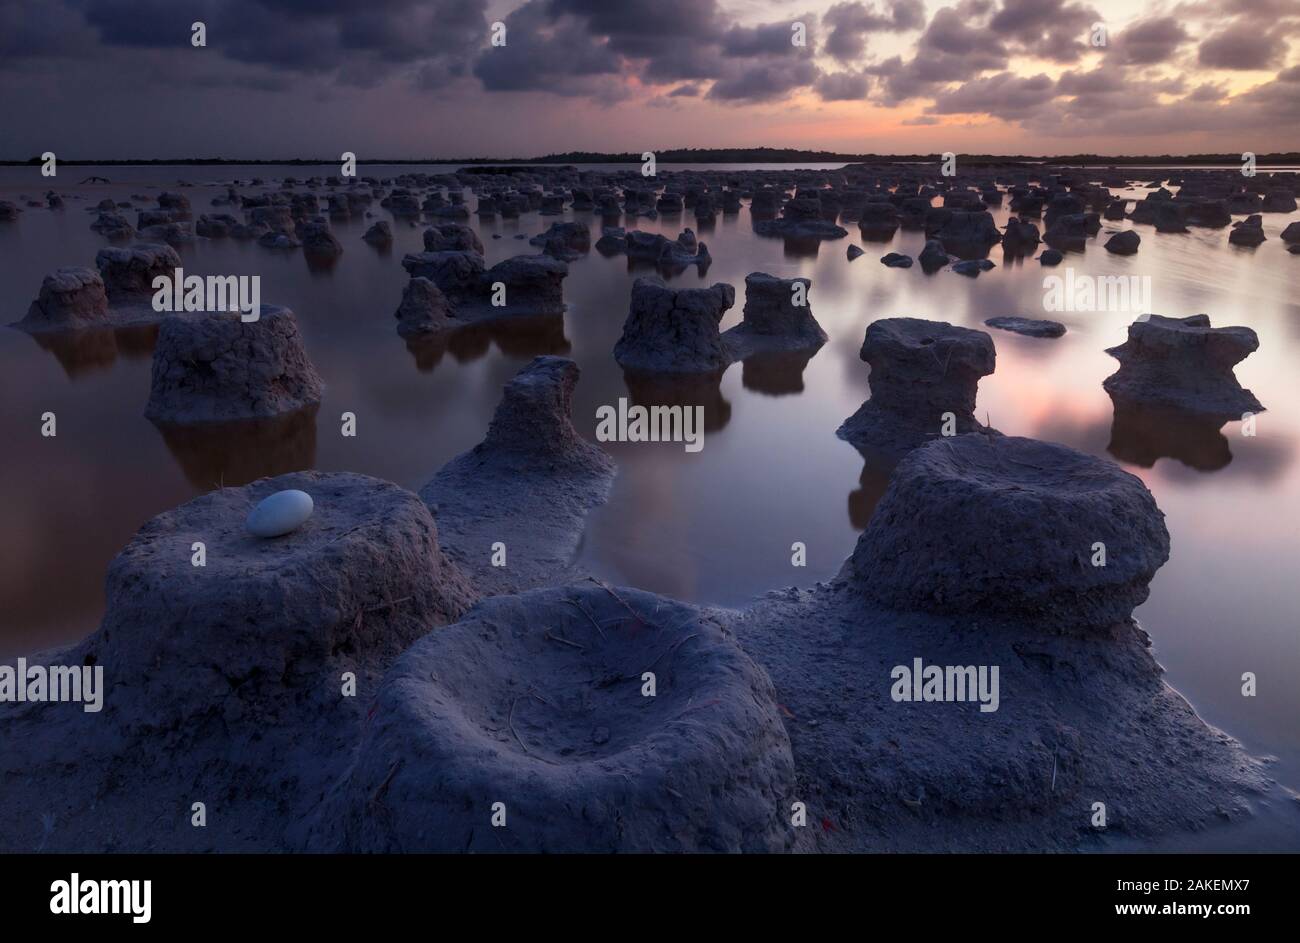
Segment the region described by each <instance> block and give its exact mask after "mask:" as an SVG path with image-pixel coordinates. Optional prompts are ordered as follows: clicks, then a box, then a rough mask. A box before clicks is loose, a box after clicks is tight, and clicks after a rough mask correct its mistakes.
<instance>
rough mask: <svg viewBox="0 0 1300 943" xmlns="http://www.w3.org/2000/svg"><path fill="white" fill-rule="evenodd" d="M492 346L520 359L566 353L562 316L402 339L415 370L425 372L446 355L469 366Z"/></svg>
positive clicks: (506, 321)
mask: <svg viewBox="0 0 1300 943" xmlns="http://www.w3.org/2000/svg"><path fill="white" fill-rule="evenodd" d="M493 344H496V345H497V349H499V350H500V351H501V352H502V353H503V354H505V355H507V356H509V357H516V358H519V359H520V360H524V359H527V358H530V357H540V356H542V355H544V354H558V355H563V354H567V353H568V352H569V349H570V348H569V339H568V338H567V337H565V336H564V315H562V314H547V315H540V316H536V317H523V318H505V319H503V320H500V321H485V322H483V323H481V324H470V325H467V326H465V327H461V328H456V329H455V330H454V331H446V332H443V333H439V334H424V335H420V336H417V337H408V338H407V339H406V349H407V350H409V351H410V352H411V356H413V357H414V358H415V367H416V369H417V370H419V371H420V372H422V373H428V372H430V371H431V370H433V368H434V367H436V366H438V364H439V363H441V362H442V358H443V355H444V354H448V353H450V354H451V355H452V357H454V358H455V359H456V362H457V363H472V362H473V361H475V360H478V359H479V358H481V357H483V356H484V355H486V354H487V352H488V350H490V349H491V347H492V345H493Z"/></svg>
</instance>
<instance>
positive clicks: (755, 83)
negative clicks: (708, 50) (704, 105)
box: [707, 59, 820, 102]
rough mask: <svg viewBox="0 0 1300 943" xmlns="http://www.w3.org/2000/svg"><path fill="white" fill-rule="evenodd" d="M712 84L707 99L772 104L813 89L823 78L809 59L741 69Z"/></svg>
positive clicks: (781, 60)
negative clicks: (792, 94) (810, 87)
mask: <svg viewBox="0 0 1300 943" xmlns="http://www.w3.org/2000/svg"><path fill="white" fill-rule="evenodd" d="M728 71H729V74H727V75H725V76H723V77H722V78H720V79H718V80H717V81H716V82H714V83H713V87H712V88H710V89H709V94H708V96H707V97H709V98H712V99H721V100H724V101H750V102H759V101H772V100H775V99H779V98H784V97H785V96H786V95H789V94H790V93H791V92H793V91H794V90H795V89H798V88H802V87H803V86H805V85H811V84H812V83H813V82H815V81H817V76H818V75H819V74H820V73H819V72H818V70H817V67H816V66H815V65H813V64H812V61H811V60H809V59H797V60H794V61H790V60H786V59H778V60H773V61H769V62H758V63H755V64H751V65H741V66H739V67H738V68H735V69H734V70H728Z"/></svg>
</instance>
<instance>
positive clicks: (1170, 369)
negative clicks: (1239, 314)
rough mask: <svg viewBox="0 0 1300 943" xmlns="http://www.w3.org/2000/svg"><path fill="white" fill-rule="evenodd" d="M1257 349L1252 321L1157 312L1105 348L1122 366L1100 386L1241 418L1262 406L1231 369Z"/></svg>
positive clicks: (1128, 396) (1125, 395) (1118, 394)
mask: <svg viewBox="0 0 1300 943" xmlns="http://www.w3.org/2000/svg"><path fill="white" fill-rule="evenodd" d="M1258 349H1259V337H1258V336H1256V334H1255V332H1254V331H1252V330H1251V329H1250V328H1248V327H1210V319H1209V317H1208V316H1206V315H1204V314H1195V315H1192V316H1191V317H1187V318H1166V317H1161V316H1160V315H1158V314H1153V315H1151V316H1150V317H1149V318H1148V319H1147V320H1143V321H1135V322H1133V323H1132V324H1130V325H1129V328H1128V340H1127V341H1125V342H1124V343H1123V344H1121V345H1120V346H1118V347H1112V348H1110V349H1109V350H1107V351H1106V353H1108V354H1110V355H1111V356H1112V357H1114V358H1115V359H1116V360H1118V361H1119V362H1120V368H1119V371H1118V372H1116V373H1113V374H1111V375H1110V376H1109V377H1107V378H1106V380H1105V381H1104V382H1103V384H1102V386H1103V387H1104V388H1105V389H1106V392H1108V393H1110V394H1111V396H1112V397H1113V398H1115V399H1117V400H1120V399H1123V400H1132V401H1137V402H1142V403H1147V404H1160V405H1164V406H1170V407H1174V408H1177V409H1180V410H1183V411H1185V412H1189V413H1200V414H1203V415H1207V416H1213V417H1219V418H1222V419H1223V420H1224V421H1227V420H1229V419H1240V418H1241V416H1242V414H1243V413H1247V412H1262V411H1263V409H1264V407H1263V406H1261V405H1260V402H1259V400H1257V399H1255V396H1254V394H1252V393H1251V392H1250V390H1246V389H1242V387H1241V384H1240V383H1238V382H1237V378H1236V376H1235V375H1234V374H1233V372H1232V368H1233V367H1235V366H1236V365H1237V364H1238V363H1240V362H1241V361H1243V360H1245V359H1246V358H1247V357H1248V356H1250V355H1251V354H1252V353H1254V352H1255V351H1256V350H1258Z"/></svg>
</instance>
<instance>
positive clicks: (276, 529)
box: [244, 489, 315, 537]
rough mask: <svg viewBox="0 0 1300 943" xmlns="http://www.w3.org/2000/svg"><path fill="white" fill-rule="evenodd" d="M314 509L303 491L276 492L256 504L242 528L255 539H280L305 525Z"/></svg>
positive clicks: (308, 496) (309, 496)
mask: <svg viewBox="0 0 1300 943" xmlns="http://www.w3.org/2000/svg"><path fill="white" fill-rule="evenodd" d="M314 509H315V505H314V504H313V503H312V500H311V495H309V494H308V493H307V492H305V491H298V490H296V489H291V490H289V491H277V492H276V493H275V494H273V495H270V496H268V497H265V498H263V499H262V500H261V501H259V502H258V503H257V506H256V507H255V508H253V510H252V511H250V512H249V514H248V520H247V521H245V522H244V526H245V527H246V528H248V532H249V533H250V534H252V535H253V536H255V537H280V536H282V535H284V534H288V533H291V532H293V531H295V530H297V529H298V528H299V527H301V526H302V525H303V524H304V523H306V521H307V518H309V517H311V512H312V511H313V510H314Z"/></svg>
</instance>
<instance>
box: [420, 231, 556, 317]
mask: <svg viewBox="0 0 1300 943" xmlns="http://www.w3.org/2000/svg"><path fill="white" fill-rule="evenodd" d="M402 267H403V268H405V269H406V270H407V272H409V273H410V275H411V277H412V278H413V279H415V278H424V279H428V280H429V281H430V282H432V283H433V285H435V286H436V287H437V289H438V291H439V292H440V293H441V294H442V295H443V296H444V297H445V299H446V317H445V318H443V319H442V321H439V320H438V319H436V318H435V319H432V320H426V321H425V322H424V323H425V324H426V325H429V326H430V330H452V329H454V328H456V327H462V326H464V325H466V324H472V323H476V322H482V321H489V320H495V319H498V318H510V317H536V316H541V315H556V314H563V313H564V279H565V278H566V277H567V276H568V274H569V266H568V265H567V264H566V263H564V262H562V261H560V260H559V259H553V258H551V257H550V256H546V255H517V256H514V257H512V258H509V259H504V260H502V261H500V262H498V263H497V264H496V265H493V266H492V267H491V268H485V263H484V261H483V256H482V254H481V253H480V252H476V251H474V250H472V249H439V250H437V251H433V252H420V253H416V254H413V255H408V256H406V258H404V259H403V260H402ZM405 300H406V299H405V298H403V301H404V303H405ZM398 318H399V319H400V320H402V321H403V323H404V324H409V323H412V320H411V319H410V318H409V317H404V316H403V315H402V313H401V312H400V311H399V313H398ZM444 322H445V323H444ZM424 333H428V331H425V332H424Z"/></svg>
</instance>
